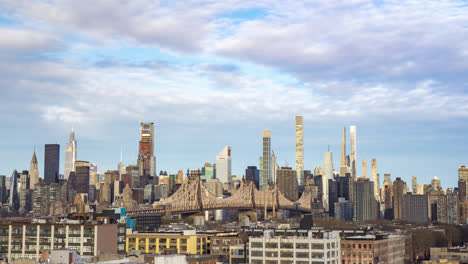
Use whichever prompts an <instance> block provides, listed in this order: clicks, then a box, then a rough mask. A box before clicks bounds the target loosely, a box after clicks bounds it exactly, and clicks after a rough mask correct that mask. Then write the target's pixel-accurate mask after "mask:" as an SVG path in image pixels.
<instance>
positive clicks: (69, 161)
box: [63, 129, 77, 179]
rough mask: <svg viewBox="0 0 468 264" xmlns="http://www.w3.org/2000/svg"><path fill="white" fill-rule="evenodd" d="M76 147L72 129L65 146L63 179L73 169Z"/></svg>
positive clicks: (66, 177)
mask: <svg viewBox="0 0 468 264" xmlns="http://www.w3.org/2000/svg"><path fill="white" fill-rule="evenodd" d="M76 147H77V146H76V140H75V131H73V129H72V131H71V133H70V139H69V140H68V143H67V146H66V148H65V171H64V174H63V176H64V178H65V179H68V176H69V175H70V172H71V171H75V161H76V159H77V156H76Z"/></svg>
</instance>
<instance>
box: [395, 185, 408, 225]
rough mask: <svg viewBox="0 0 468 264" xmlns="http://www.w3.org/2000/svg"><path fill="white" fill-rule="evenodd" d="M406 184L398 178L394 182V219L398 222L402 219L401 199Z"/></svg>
mask: <svg viewBox="0 0 468 264" xmlns="http://www.w3.org/2000/svg"><path fill="white" fill-rule="evenodd" d="M405 185H406V183H405V182H404V181H403V180H402V179H401V178H400V177H397V178H396V180H395V181H394V182H393V217H394V219H396V220H400V219H401V199H402V197H403V194H404V189H405Z"/></svg>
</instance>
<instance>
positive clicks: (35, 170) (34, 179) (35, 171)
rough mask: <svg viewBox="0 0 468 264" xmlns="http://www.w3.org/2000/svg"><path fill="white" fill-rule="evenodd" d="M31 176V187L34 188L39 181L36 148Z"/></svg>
mask: <svg viewBox="0 0 468 264" xmlns="http://www.w3.org/2000/svg"><path fill="white" fill-rule="evenodd" d="M29 177H30V178H29V181H30V182H29V184H30V185H31V189H34V185H36V184H37V183H39V167H38V164H37V157H36V150H34V152H33V156H32V158H31V165H30V167H29Z"/></svg>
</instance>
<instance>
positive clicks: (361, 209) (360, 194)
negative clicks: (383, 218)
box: [353, 178, 377, 221]
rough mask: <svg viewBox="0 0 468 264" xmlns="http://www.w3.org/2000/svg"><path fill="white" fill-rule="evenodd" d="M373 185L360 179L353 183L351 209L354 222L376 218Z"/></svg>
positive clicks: (367, 180) (366, 180)
mask: <svg viewBox="0 0 468 264" xmlns="http://www.w3.org/2000/svg"><path fill="white" fill-rule="evenodd" d="M373 190H374V183H373V182H371V181H369V179H364V178H360V179H358V181H356V182H355V183H354V189H353V191H354V195H353V205H354V206H353V207H354V220H355V221H368V220H375V219H376V218H377V203H376V200H375V196H374V193H373Z"/></svg>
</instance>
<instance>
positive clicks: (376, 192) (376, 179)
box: [372, 159, 380, 201]
mask: <svg viewBox="0 0 468 264" xmlns="http://www.w3.org/2000/svg"><path fill="white" fill-rule="evenodd" d="M372 182H373V183H374V196H375V199H376V200H377V201H380V199H379V197H380V191H379V188H380V182H379V176H378V175H377V159H372Z"/></svg>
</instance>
